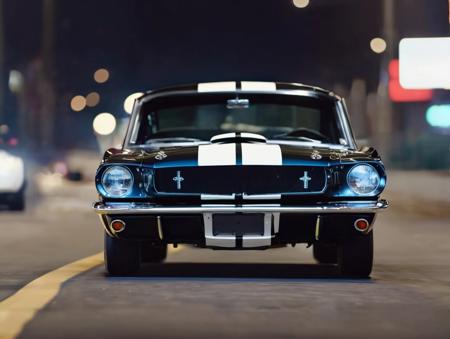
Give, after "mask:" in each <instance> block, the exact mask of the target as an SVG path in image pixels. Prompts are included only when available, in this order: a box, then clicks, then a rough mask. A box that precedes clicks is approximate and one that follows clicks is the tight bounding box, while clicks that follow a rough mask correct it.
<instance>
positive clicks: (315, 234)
mask: <svg viewBox="0 0 450 339" xmlns="http://www.w3.org/2000/svg"><path fill="white" fill-rule="evenodd" d="M319 234H320V215H318V216H317V220H316V231H315V232H314V237H315V239H316V240H319Z"/></svg>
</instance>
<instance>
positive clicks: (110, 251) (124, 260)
mask: <svg viewBox="0 0 450 339" xmlns="http://www.w3.org/2000/svg"><path fill="white" fill-rule="evenodd" d="M139 266H140V253H139V243H138V242H137V241H132V240H121V239H116V238H112V237H110V236H109V235H107V234H105V268H106V271H107V272H108V273H109V274H111V275H130V274H133V273H136V272H137V271H139Z"/></svg>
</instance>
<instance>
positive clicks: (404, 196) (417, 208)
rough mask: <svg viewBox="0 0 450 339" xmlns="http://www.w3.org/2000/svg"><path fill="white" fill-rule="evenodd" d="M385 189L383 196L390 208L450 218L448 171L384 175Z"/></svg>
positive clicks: (449, 173)
mask: <svg viewBox="0 0 450 339" xmlns="http://www.w3.org/2000/svg"><path fill="white" fill-rule="evenodd" d="M387 176H388V178H387V179H388V182H387V189H386V190H385V192H384V193H383V194H382V196H383V197H384V198H386V199H388V200H389V202H390V205H391V208H393V209H396V210H401V211H402V212H408V213H419V214H425V215H433V216H442V217H444V216H446V217H447V216H450V172H445V171H398V170H392V171H389V170H388V172H387Z"/></svg>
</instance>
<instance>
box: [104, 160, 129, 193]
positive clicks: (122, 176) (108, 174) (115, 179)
mask: <svg viewBox="0 0 450 339" xmlns="http://www.w3.org/2000/svg"><path fill="white" fill-rule="evenodd" d="M102 186H103V188H104V190H105V192H106V193H107V194H108V196H110V197H113V198H114V197H116V198H118V197H123V196H125V195H127V194H129V193H130V192H131V190H132V189H133V175H132V174H131V172H130V170H129V169H128V168H126V167H122V166H111V167H109V168H108V169H106V170H105V172H103V175H102Z"/></svg>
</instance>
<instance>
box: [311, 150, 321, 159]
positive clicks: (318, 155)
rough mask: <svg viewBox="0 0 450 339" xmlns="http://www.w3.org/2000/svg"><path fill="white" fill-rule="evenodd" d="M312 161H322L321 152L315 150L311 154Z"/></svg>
mask: <svg viewBox="0 0 450 339" xmlns="http://www.w3.org/2000/svg"><path fill="white" fill-rule="evenodd" d="M311 159H314V160H320V159H322V156H321V155H320V153H319V151H317V150H314V151H312V153H311Z"/></svg>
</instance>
